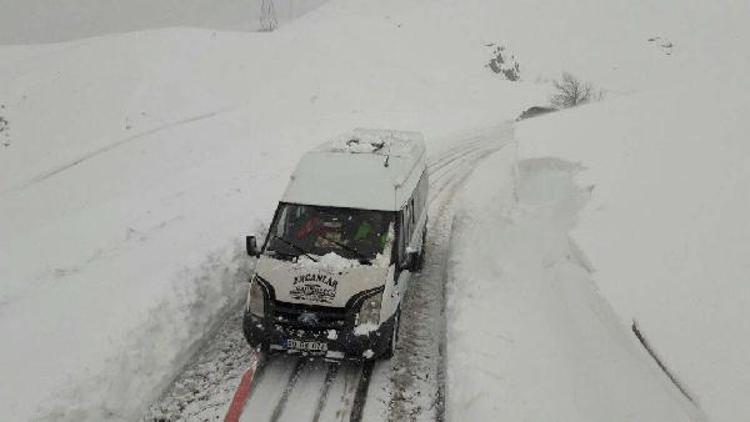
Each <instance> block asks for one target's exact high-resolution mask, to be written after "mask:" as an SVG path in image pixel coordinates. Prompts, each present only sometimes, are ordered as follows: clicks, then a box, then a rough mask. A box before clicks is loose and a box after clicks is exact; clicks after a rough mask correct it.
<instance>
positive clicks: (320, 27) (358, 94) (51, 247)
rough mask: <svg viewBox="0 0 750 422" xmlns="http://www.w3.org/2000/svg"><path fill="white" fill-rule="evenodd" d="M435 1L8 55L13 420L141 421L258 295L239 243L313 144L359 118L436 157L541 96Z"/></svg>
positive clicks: (4, 256)
mask: <svg viewBox="0 0 750 422" xmlns="http://www.w3.org/2000/svg"><path fill="white" fill-rule="evenodd" d="M422 6H423V4H421V3H420V2H419V1H410V2H401V1H387V2H379V3H378V4H377V5H375V4H370V3H365V2H348V1H337V2H330V3H327V4H326V5H324V6H322V7H321V8H320V9H318V10H316V11H313V12H311V13H309V14H307V15H305V16H304V17H303V18H301V19H299V20H298V21H296V22H294V23H292V24H289V25H287V26H284V27H282V29H281V30H279V31H277V32H274V33H270V34H268V33H263V34H243V33H226V32H218V33H217V32H212V31H204V30H197V29H169V30H159V31H146V32H139V33H131V34H123V35H116V36H107V37H102V38H95V39H87V40H81V41H74V42H70V43H64V44H55V45H45V46H25V47H21V46H15V47H2V48H0V61H1V62H2V63H3V66H2V67H0V104H3V105H5V108H3V109H2V111H1V112H0V114H2V116H3V117H4V118H7V119H8V121H9V124H10V132H9V133H10V140H11V144H10V146H8V147H2V148H0V215H2V217H3V218H2V219H0V239H2V247H0V280H2V281H1V282H0V338H4V339H12V341H6V342H4V345H3V347H2V349H0V373H2V374H3V381H4V382H3V383H2V385H1V386H0V402H2V403H3V406H1V409H0V419H2V420H27V419H31V418H44V417H48V418H50V419H56V420H102V419H110V420H112V419H114V420H117V419H125V420H132V419H135V418H137V417H138V415H139V414H140V413H141V412H143V411H144V410H145V409H146V405H145V403H146V402H148V401H149V400H151V399H153V398H154V396H155V395H157V394H159V392H160V391H161V388H162V386H163V385H164V383H165V382H167V381H168V380H170V379H171V377H172V376H174V374H175V373H176V371H178V369H179V368H180V365H181V364H182V362H183V361H184V358H185V356H186V355H188V354H189V352H190V350H191V348H194V347H196V346H197V345H199V341H200V339H201V338H203V336H204V335H205V333H206V332H207V331H208V330H210V328H211V324H212V323H213V322H215V321H216V320H217V318H220V315H221V314H222V312H226V310H227V309H228V308H231V306H230V304H231V303H234V301H235V298H241V297H242V294H240V293H239V292H238V290H240V289H242V288H243V287H244V281H245V279H246V276H247V275H246V272H247V271H248V269H249V268H250V267H251V266H252V261H251V260H250V259H249V258H247V257H245V256H244V255H243V253H242V249H241V247H240V246H239V245H238V241H237V239H241V237H242V236H243V235H244V234H248V233H251V232H258V231H259V228H260V227H262V226H263V225H264V224H267V223H268V221H269V220H270V217H271V215H272V212H273V208H274V206H275V202H276V201H277V200H278V198H279V196H280V194H281V193H282V191H283V188H284V185H285V183H286V180H287V177H288V175H289V174H290V172H291V169H292V167H293V166H294V164H295V163H296V161H297V160H298V159H299V157H300V156H301V154H302V153H303V152H304V151H305V150H307V149H309V148H311V147H313V146H314V145H317V144H319V143H320V142H321V141H322V140H325V139H327V138H328V137H330V136H331V135H333V134H337V133H341V132H343V131H345V130H349V129H351V128H354V127H358V126H369V127H391V128H398V129H412V130H417V131H420V132H423V133H424V134H425V137H426V138H427V142H428V143H429V145H430V148H433V150H436V149H439V148H440V147H442V146H443V145H446V144H448V142H449V141H451V140H452V138H451V137H452V136H453V135H454V134H456V133H462V132H466V131H467V130H473V129H475V128H477V127H484V126H494V125H495V124H496V122H497V121H498V120H503V119H506V118H510V117H513V116H515V115H516V114H517V113H518V112H519V111H520V110H521V109H523V108H524V107H525V106H528V105H530V104H533V103H535V102H537V101H539V98H540V96H542V95H543V89H539V88H537V87H535V86H533V85H524V84H511V83H507V82H504V81H501V80H498V79H496V78H495V77H494V76H495V75H493V74H492V73H491V72H489V71H487V70H486V69H484V68H483V61H484V59H485V53H486V52H485V51H484V47H483V45H482V39H485V38H487V39H493V38H496V36H497V29H496V26H495V25H494V22H493V21H492V20H490V19H487V20H486V21H482V22H481V23H480V22H476V20H475V19H470V18H469V17H462V18H460V19H461V22H462V23H461V24H460V25H455V24H454V19H456V18H457V17H461V16H464V15H463V14H464V13H468V14H475V13H476V10H471V9H469V10H463V9H462V7H461V6H460V5H451V4H439V5H436V6H435V7H434V8H430V11H429V13H427V14H425V13H424V8H423V7H422ZM435 28H440V30H439V31H436V30H435ZM341 34H346V36H343V37H342V36H341ZM445 57H451V61H450V63H446V61H445ZM498 98H504V99H506V100H507V101H506V102H503V103H502V104H498V100H497V99H498Z"/></svg>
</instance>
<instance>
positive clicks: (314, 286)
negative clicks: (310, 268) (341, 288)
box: [289, 274, 339, 304]
mask: <svg viewBox="0 0 750 422" xmlns="http://www.w3.org/2000/svg"><path fill="white" fill-rule="evenodd" d="M338 285H339V282H338V280H336V279H334V278H333V277H331V276H330V275H326V274H303V275H298V276H295V277H294V283H292V290H290V291H289V296H291V297H292V298H293V299H295V300H303V301H308V302H317V303H324V304H325V303H333V300H334V298H335V297H336V288H337V287H338Z"/></svg>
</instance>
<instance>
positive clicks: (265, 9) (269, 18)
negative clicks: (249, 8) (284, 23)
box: [260, 0, 279, 32]
mask: <svg viewBox="0 0 750 422" xmlns="http://www.w3.org/2000/svg"><path fill="white" fill-rule="evenodd" d="M278 26H279V22H278V21H277V20H276V8H275V7H274V5H273V0H260V30H261V31H263V32H271V31H273V30H274V29H276V28H277V27H278Z"/></svg>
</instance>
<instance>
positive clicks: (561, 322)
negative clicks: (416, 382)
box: [447, 148, 701, 422]
mask: <svg viewBox="0 0 750 422" xmlns="http://www.w3.org/2000/svg"><path fill="white" fill-rule="evenodd" d="M578 170H579V168H578V167H577V166H575V165H571V164H569V163H566V162H564V161H561V160H555V159H536V160H527V161H520V162H519V161H518V158H517V157H516V150H515V149H514V148H506V149H504V150H502V151H500V152H498V153H496V154H494V155H493V156H492V157H491V158H490V159H488V160H487V161H486V162H485V163H483V164H482V165H481V166H480V167H479V168H478V169H477V170H476V171H475V173H474V175H473V176H472V178H471V179H470V181H469V183H468V184H467V186H466V188H465V190H464V192H463V194H462V195H461V196H460V197H459V198H458V203H459V204H460V205H459V210H458V211H457V214H456V219H455V222H454V227H453V230H454V231H453V237H452V239H451V244H452V254H451V259H450V262H449V272H448V280H447V283H448V296H449V300H448V308H447V321H448V346H447V356H448V358H447V368H448V371H447V375H448V379H447V385H448V387H447V388H448V395H447V396H448V404H447V409H448V411H447V412H448V413H447V419H448V420H459V419H466V420H490V419H491V420H533V421H552V420H560V421H603V420H607V421H660V422H666V421H687V420H701V414H700V412H699V411H698V410H697V409H695V408H694V407H693V405H692V404H691V403H689V401H688V400H687V399H685V398H684V397H682V396H680V393H679V391H678V390H677V388H675V387H674V386H673V385H671V384H670V383H669V381H668V380H667V379H666V377H664V375H663V374H662V373H661V372H660V370H659V368H658V367H657V365H656V364H655V363H654V362H653V361H652V360H651V358H650V357H649V356H648V355H647V353H646V352H645V351H644V350H643V349H641V348H640V345H639V344H638V342H637V341H636V340H635V338H633V337H632V336H630V334H629V331H628V328H627V326H626V325H624V324H622V323H621V322H620V321H619V319H618V318H617V316H616V315H615V314H614V312H612V309H611V308H610V307H609V305H608V303H607V302H606V301H605V300H604V299H603V298H602V297H601V296H600V294H599V292H598V291H597V288H596V285H595V284H594V282H593V281H592V280H591V278H590V276H589V273H588V271H587V269H586V267H585V265H583V262H581V261H580V260H579V259H578V256H577V255H576V250H575V248H574V247H573V246H572V245H571V243H570V240H569V238H568V231H569V230H570V229H571V228H572V227H573V226H574V224H575V221H576V215H577V212H578V210H579V209H580V207H581V206H582V205H583V204H585V202H586V200H587V198H588V195H589V192H588V190H586V189H581V188H579V187H577V186H576V185H575V183H574V181H573V177H574V175H575V174H576V172H577V171H578Z"/></svg>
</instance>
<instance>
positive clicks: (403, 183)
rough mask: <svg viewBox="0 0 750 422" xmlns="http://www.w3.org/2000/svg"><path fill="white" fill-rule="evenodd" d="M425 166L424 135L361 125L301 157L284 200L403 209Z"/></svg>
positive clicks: (352, 206) (391, 209) (337, 205)
mask: <svg viewBox="0 0 750 422" xmlns="http://www.w3.org/2000/svg"><path fill="white" fill-rule="evenodd" d="M424 168H425V143H424V138H423V136H422V134H421V133H418V132H407V131H396V130H382V129H355V130H353V131H351V132H348V133H345V134H342V135H339V136H336V137H334V138H333V139H331V140H329V141H328V142H325V143H323V144H321V145H319V146H317V147H316V148H314V149H313V150H311V151H310V152H308V153H306V154H305V155H304V156H303V157H302V159H300V162H299V164H297V168H296V169H295V170H294V173H293V174H292V177H291V180H290V182H289V185H288V186H287V189H286V192H285V193H284V197H283V199H282V200H283V201H284V202H289V203H297V204H307V205H321V206H332V207H345V208H360V209H372V210H383V211H398V210H400V209H401V208H402V207H403V205H404V204H405V203H406V201H408V199H409V197H410V196H411V194H412V191H413V190H414V188H415V187H416V185H417V183H418V182H419V178H420V176H421V175H422V172H423V170H424Z"/></svg>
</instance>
